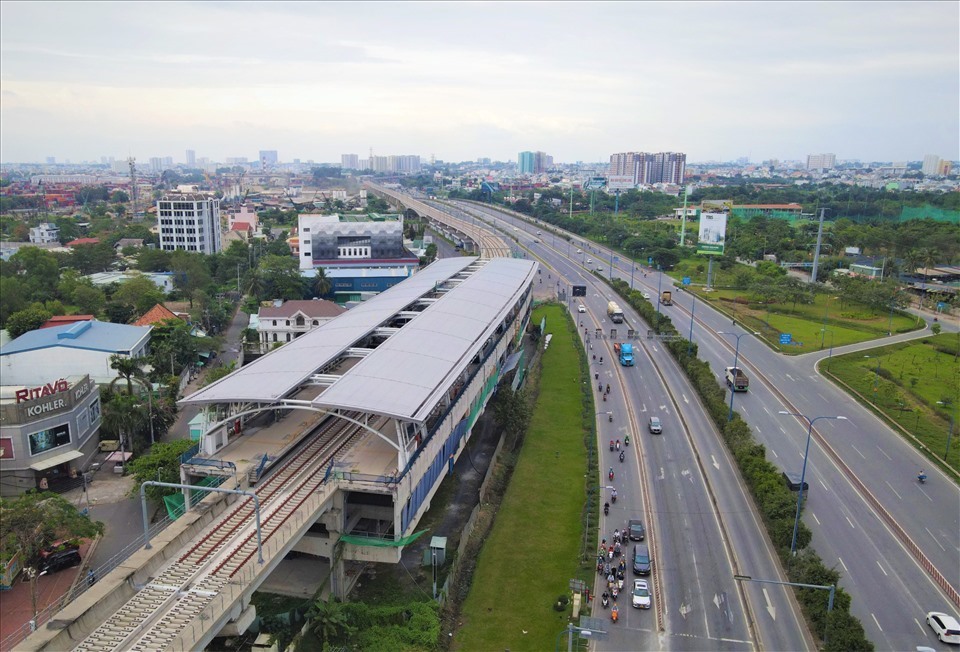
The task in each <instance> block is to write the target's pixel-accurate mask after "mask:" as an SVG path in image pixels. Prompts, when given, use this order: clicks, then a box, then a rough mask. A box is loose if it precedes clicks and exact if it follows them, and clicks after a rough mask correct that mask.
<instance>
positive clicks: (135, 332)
mask: <svg viewBox="0 0 960 652" xmlns="http://www.w3.org/2000/svg"><path fill="white" fill-rule="evenodd" d="M150 331H151V328H149V327H146V328H142V327H139V326H128V325H126V324H113V323H111V322H106V321H81V322H77V323H75V324H70V325H67V326H56V327H54V328H39V329H37V330H32V331H30V332H28V333H24V334H23V335H21V336H20V337H18V338H17V339H15V340H13V341H12V342H10V343H8V344H6V345H5V346H3V347H2V348H0V377H3V378H4V381H3V382H8V381H7V380H6V379H7V378H16V379H17V384H19V385H30V386H33V385H42V384H43V383H47V382H50V379H52V378H61V377H65V376H83V375H87V374H89V376H90V378H91V379H92V380H93V382H95V383H98V384H107V383H109V382H110V381H112V380H113V379H114V378H116V377H117V371H116V370H115V369H111V368H110V356H112V355H114V354H119V355H123V356H127V357H131V358H138V357H141V356H144V355H146V354H147V353H148V350H149V348H148V347H149V343H150Z"/></svg>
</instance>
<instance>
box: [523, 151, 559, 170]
mask: <svg viewBox="0 0 960 652" xmlns="http://www.w3.org/2000/svg"><path fill="white" fill-rule="evenodd" d="M552 165H553V157H552V156H550V155H549V154H547V153H546V152H520V153H519V154H517V171H518V172H519V173H520V174H541V173H543V172H546V171H547V169H548V168H549V167H551V166H552Z"/></svg>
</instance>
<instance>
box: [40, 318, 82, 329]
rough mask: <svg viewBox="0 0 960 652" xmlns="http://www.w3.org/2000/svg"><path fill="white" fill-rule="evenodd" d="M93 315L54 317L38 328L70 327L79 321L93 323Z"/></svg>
mask: <svg viewBox="0 0 960 652" xmlns="http://www.w3.org/2000/svg"><path fill="white" fill-rule="evenodd" d="M95 320H96V317H95V316H94V315H54V316H53V317H51V318H50V319H48V320H47V321H45V322H43V323H42V324H40V328H55V327H57V326H71V325H73V324H76V323H77V322H80V321H95Z"/></svg>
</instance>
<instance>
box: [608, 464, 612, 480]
mask: <svg viewBox="0 0 960 652" xmlns="http://www.w3.org/2000/svg"><path fill="white" fill-rule="evenodd" d="M607 478H608V479H609V480H610V481H611V482H613V467H612V466H611V467H610V471H609V472H608V473H607Z"/></svg>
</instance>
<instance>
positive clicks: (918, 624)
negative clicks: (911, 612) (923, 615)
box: [913, 618, 927, 636]
mask: <svg viewBox="0 0 960 652" xmlns="http://www.w3.org/2000/svg"><path fill="white" fill-rule="evenodd" d="M913 622H915V623H917V627H919V628H920V631H921V632H922V633H923V635H924V636H926V634H927V630H925V629H924V628H923V625H921V624H920V621H919V620H917V619H916V618H914V619H913Z"/></svg>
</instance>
